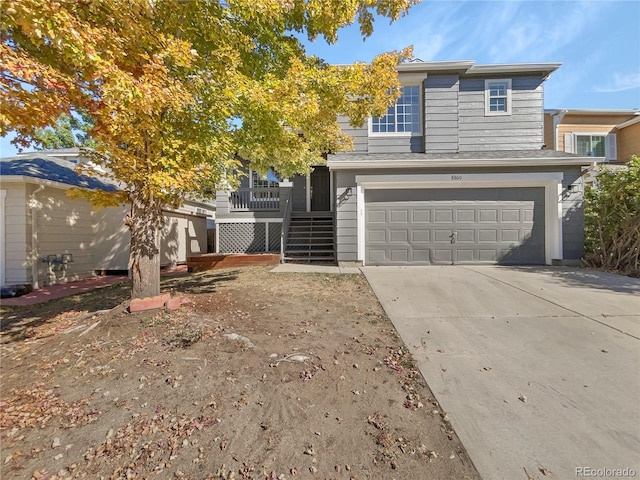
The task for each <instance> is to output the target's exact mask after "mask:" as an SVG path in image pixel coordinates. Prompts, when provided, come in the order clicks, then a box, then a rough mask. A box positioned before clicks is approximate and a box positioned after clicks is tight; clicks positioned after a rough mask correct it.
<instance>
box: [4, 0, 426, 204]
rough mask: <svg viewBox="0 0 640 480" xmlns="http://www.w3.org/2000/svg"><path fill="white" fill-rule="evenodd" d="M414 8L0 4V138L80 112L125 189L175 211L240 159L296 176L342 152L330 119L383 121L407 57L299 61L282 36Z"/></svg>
mask: <svg viewBox="0 0 640 480" xmlns="http://www.w3.org/2000/svg"><path fill="white" fill-rule="evenodd" d="M413 3H414V1H413V0H359V1H358V0H349V1H344V0H307V1H304V2H303V1H301V0H286V1H283V0H229V1H228V2H226V3H224V2H223V3H220V2H211V1H205V0H192V1H189V2H175V1H170V0H154V1H149V0H102V1H100V2H94V1H89V2H78V1H76V0H57V1H55V2H54V1H50V2H46V1H42V0H4V3H3V12H4V13H5V15H6V18H4V19H3V20H5V23H4V24H3V25H2V27H0V28H1V29H2V33H3V34H4V35H5V36H6V37H7V38H8V39H10V42H8V41H3V42H2V44H0V45H1V46H0V48H1V50H0V54H1V55H2V59H3V69H4V71H5V72H8V74H7V75H5V74H4V73H3V76H2V88H3V89H4V90H3V96H2V98H0V131H2V132H3V133H6V131H7V130H8V129H15V130H18V132H19V133H20V134H21V135H22V136H23V137H26V138H28V137H29V135H30V134H31V133H32V132H33V131H34V129H36V128H37V127H43V126H46V125H47V124H51V123H53V121H54V120H55V119H56V118H57V116H58V115H59V114H60V113H61V112H63V111H69V109H70V107H72V106H73V107H74V108H80V109H83V110H85V111H87V112H88V113H89V114H90V115H91V116H92V117H93V118H94V119H95V127H94V129H93V131H92V132H91V133H92V136H93V138H94V140H96V141H97V142H99V144H100V147H99V150H98V154H99V160H100V162H101V164H102V165H103V166H104V167H105V168H106V169H107V170H108V171H110V172H111V174H112V175H113V177H114V178H117V179H119V180H121V181H122V182H123V184H124V187H123V188H124V189H125V191H129V192H133V191H137V190H140V189H142V190H144V191H145V192H152V193H153V195H156V196H157V197H160V198H162V199H164V200H166V201H168V202H172V203H175V202H176V201H178V200H179V199H180V198H182V197H183V196H184V195H185V194H186V193H187V192H190V191H193V190H194V189H198V188H201V187H202V186H203V185H207V186H208V187H210V186H211V184H212V183H215V182H217V181H219V180H220V179H221V178H222V177H223V175H225V174H226V173H227V171H229V170H231V169H233V168H236V167H237V166H238V163H237V157H235V154H236V153H240V154H242V155H243V156H245V158H246V159H249V160H251V161H253V162H254V163H255V166H256V167H258V168H261V169H263V170H266V169H267V168H268V167H270V166H275V167H276V168H277V169H278V170H279V171H280V172H282V173H284V174H291V173H294V172H305V171H308V169H309V165H310V164H312V163H319V162H322V154H323V153H325V152H326V151H328V150H338V149H347V148H349V147H350V139H349V137H347V136H345V135H344V134H342V133H341V130H340V126H339V124H338V123H337V120H336V118H337V115H338V114H346V115H348V116H349V117H351V119H352V121H353V122H354V123H360V124H361V123H363V122H364V121H365V120H366V118H367V117H368V116H369V115H371V114H380V113H382V112H384V110H385V109H386V106H387V105H388V104H389V103H390V102H392V101H393V100H394V99H395V96H396V95H397V93H398V87H399V85H398V82H397V78H396V74H395V65H396V64H397V63H398V62H399V61H400V60H401V59H402V58H404V57H406V56H408V55H410V52H406V51H403V52H392V53H389V54H383V55H380V56H379V57H376V59H374V61H373V62H372V63H371V64H367V65H365V64H356V65H353V66H350V67H343V68H339V67H335V66H329V65H326V64H324V63H323V62H322V61H320V60H319V59H317V58H313V57H307V56H306V55H305V54H304V49H303V47H302V45H301V44H300V43H299V42H298V41H297V40H296V39H295V38H292V37H291V36H290V35H289V32H290V31H291V30H304V29H306V31H307V32H308V34H309V36H311V37H314V36H316V35H324V36H325V37H326V38H328V39H329V40H330V41H331V40H335V38H336V35H337V32H338V30H339V28H340V27H341V26H344V25H347V24H350V23H353V22H356V21H358V22H360V24H361V25H362V26H363V29H364V30H363V32H364V33H365V35H368V34H370V32H371V26H372V23H371V19H372V18H373V17H372V16H371V15H372V14H373V13H375V14H382V15H385V16H387V17H388V18H390V19H391V20H393V19H395V18H398V17H399V16H401V15H402V14H404V13H405V12H406V10H407V9H408V8H409V6H410V5H412V4H413ZM25 81H27V82H29V83H30V84H31V85H33V86H34V88H30V89H25V88H24V87H23V86H22V83H21V82H25ZM5 93H6V95H4V94H5ZM92 195H93V194H92ZM95 195H96V196H95V198H94V200H95V201H96V202H98V203H108V202H112V201H121V200H122V199H123V198H124V197H118V196H113V195H103V194H99V193H97V194H95Z"/></svg>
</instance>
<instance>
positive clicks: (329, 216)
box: [284, 212, 336, 265]
mask: <svg viewBox="0 0 640 480" xmlns="http://www.w3.org/2000/svg"><path fill="white" fill-rule="evenodd" d="M286 238H287V240H286V245H285V249H284V260H285V262H286V263H321V264H331V265H335V264H336V246H335V222H334V218H333V212H293V213H292V214H291V222H290V223H289V231H288V232H287V237H286Z"/></svg>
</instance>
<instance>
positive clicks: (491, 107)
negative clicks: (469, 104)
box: [484, 78, 511, 115]
mask: <svg viewBox="0 0 640 480" xmlns="http://www.w3.org/2000/svg"><path fill="white" fill-rule="evenodd" d="M484 99H485V105H484V113H485V115H511V79H510V78H504V79H500V80H485V81H484Z"/></svg>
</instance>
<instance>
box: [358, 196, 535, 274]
mask: <svg viewBox="0 0 640 480" xmlns="http://www.w3.org/2000/svg"><path fill="white" fill-rule="evenodd" d="M544 199H545V195H544V188H542V187H537V188H493V189H484V188H473V189H413V190H411V189H404V190H398V189H396V190H393V189H392V190H367V191H366V192H365V219H366V225H365V255H366V256H365V262H366V263H367V264H368V265H393V264H403V265H411V264H416V265H429V264H451V263H471V264H473V263H506V264H512V263H513V264H518V263H520V264H523V263H534V264H535V263H537V264H544V261H545V235H544V220H545V216H544ZM392 219H393V222H392V221H391V220H392ZM385 222H386V223H385ZM453 232H456V235H455V236H454V240H455V241H454V243H451V235H452V233H453Z"/></svg>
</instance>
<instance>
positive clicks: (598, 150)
mask: <svg viewBox="0 0 640 480" xmlns="http://www.w3.org/2000/svg"><path fill="white" fill-rule="evenodd" d="M605 138H606V135H576V136H575V139H576V149H575V152H576V153H577V154H578V155H584V156H585V157H604V156H606V154H605V148H604V147H605Z"/></svg>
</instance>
